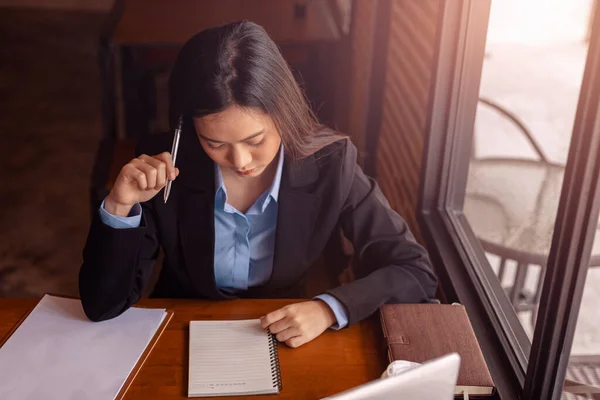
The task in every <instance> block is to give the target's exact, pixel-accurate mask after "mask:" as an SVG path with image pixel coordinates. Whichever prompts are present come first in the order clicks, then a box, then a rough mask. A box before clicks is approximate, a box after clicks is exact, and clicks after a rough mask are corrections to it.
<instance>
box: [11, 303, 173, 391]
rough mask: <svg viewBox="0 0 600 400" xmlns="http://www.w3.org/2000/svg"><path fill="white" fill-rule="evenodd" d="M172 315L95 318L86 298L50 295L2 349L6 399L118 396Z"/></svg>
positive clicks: (144, 312)
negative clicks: (83, 304) (89, 313)
mask: <svg viewBox="0 0 600 400" xmlns="http://www.w3.org/2000/svg"><path fill="white" fill-rule="evenodd" d="M166 315H167V313H166V311H165V309H164V308H163V309H145V308H130V309H129V310H127V311H125V312H124V313H123V314H121V315H120V316H118V317H116V318H113V319H111V320H108V321H103V322H91V321H90V320H88V319H87V318H86V316H85V314H84V313H83V308H82V307H81V301H80V300H76V299H67V298H62V297H55V296H50V295H46V296H44V297H43V298H42V299H41V300H40V302H39V303H38V304H37V305H36V307H35V308H34V309H33V311H31V313H30V314H29V315H28V316H27V318H26V319H25V320H24V321H23V323H22V324H21V325H20V326H19V327H18V328H17V330H16V331H15V332H14V333H13V334H12V336H11V337H10V338H9V339H8V340H7V341H6V343H4V345H3V346H2V347H1V348H0V399H2V400H23V399H45V400H54V399H56V400H59V399H60V400H63V399H77V400H80V399H81V400H85V399H93V400H111V399H114V398H115V396H117V394H118V393H119V391H120V390H121V387H122V386H123V384H124V383H125V381H126V379H127V377H128V376H129V374H130V373H131V371H132V370H133V368H134V367H135V365H136V363H137V362H138V360H139V358H140V357H141V355H142V354H143V352H144V350H145V349H146V346H148V343H149V342H150V340H151V339H152V337H153V336H154V334H155V333H156V331H157V329H158V328H159V327H160V324H161V323H162V321H163V320H164V318H165V317H166Z"/></svg>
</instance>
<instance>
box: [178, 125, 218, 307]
mask: <svg viewBox="0 0 600 400" xmlns="http://www.w3.org/2000/svg"><path fill="white" fill-rule="evenodd" d="M188 133H189V132H188ZM184 139H185V140H184ZM177 167H178V168H179V171H180V172H179V177H178V178H177V180H176V181H175V183H174V184H173V189H176V188H177V190H174V191H173V193H172V195H173V197H174V198H173V200H174V201H177V221H178V222H177V223H178V233H179V237H180V241H181V246H182V251H183V261H184V264H185V267H186V269H187V272H188V275H189V277H190V280H191V286H193V287H194V288H195V289H196V290H197V291H198V292H199V293H200V294H202V295H203V296H207V297H210V298H215V299H222V298H226V297H227V296H224V295H223V294H222V293H221V292H220V291H219V290H218V288H217V285H216V282H215V271H214V237H215V234H214V233H215V228H214V198H215V188H214V187H215V184H214V164H213V163H212V161H211V160H210V158H209V157H208V156H207V155H206V153H204V151H203V150H202V147H201V146H200V143H199V142H198V139H197V138H196V137H195V136H192V135H191V134H188V135H182V137H181V143H180V152H179V156H178V160H177Z"/></svg>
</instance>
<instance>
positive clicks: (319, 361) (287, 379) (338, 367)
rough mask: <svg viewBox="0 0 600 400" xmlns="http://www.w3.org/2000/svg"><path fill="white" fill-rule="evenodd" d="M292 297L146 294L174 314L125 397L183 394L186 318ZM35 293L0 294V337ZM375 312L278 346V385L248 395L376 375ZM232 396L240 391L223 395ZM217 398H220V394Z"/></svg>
mask: <svg viewBox="0 0 600 400" xmlns="http://www.w3.org/2000/svg"><path fill="white" fill-rule="evenodd" d="M294 301H295V300H279V299H278V300H233V301H221V302H213V301H203V300H182V299H147V300H143V301H141V302H140V305H142V306H148V307H161V308H162V307H166V308H170V309H172V310H173V311H174V312H175V315H174V316H173V319H172V320H171V322H170V323H169V325H168V326H167V328H166V330H165V332H164V333H163V335H162V336H161V338H160V340H159V341H158V343H157V344H156V347H155V348H154V350H153V351H152V353H151V354H150V357H149V358H148V360H147V361H146V363H145V364H144V366H143V367H142V369H141V370H140V372H139V374H138V376H137V377H136V378H135V380H134V381H133V383H132V385H131V387H130V388H129V390H128V391H127V394H126V396H125V398H126V399H145V400H146V399H161V400H162V399H184V398H187V397H186V395H187V378H188V368H187V366H188V332H189V331H188V329H189V321H190V320H210V319H215V320H217V319H247V318H258V317H260V316H261V315H263V314H265V313H267V312H269V311H272V310H275V309H277V308H279V307H282V306H284V305H286V304H289V303H291V302H294ZM37 302H38V299H0V337H4V336H5V335H6V334H7V333H8V332H9V331H10V330H11V329H12V328H13V326H14V325H15V324H16V323H17V322H18V321H19V320H20V319H21V318H22V317H23V315H24V314H25V313H26V312H28V311H29V310H30V309H31V308H32V307H34V306H35V305H36V304H37ZM382 343H383V341H382V333H381V330H380V326H379V323H378V319H377V318H371V319H369V320H366V321H363V322H361V323H360V324H357V325H354V326H352V327H350V328H348V329H343V330H341V331H331V330H330V331H327V332H325V333H324V334H323V335H321V336H320V337H318V338H317V339H315V340H314V341H312V342H310V343H307V344H305V345H304V346H301V347H299V348H297V349H291V348H288V347H286V346H285V345H280V346H279V360H280V364H281V376H282V378H283V391H282V392H281V393H280V394H279V395H277V396H273V395H268V396H252V398H253V399H271V400H273V399H319V398H322V397H325V396H328V395H331V394H334V393H338V392H341V391H343V390H345V389H349V388H351V387H354V386H357V385H360V384H362V383H365V382H367V381H370V380H373V379H376V378H378V377H379V376H380V375H381V373H382V372H383V370H384V369H385V367H386V366H387V362H386V358H385V352H384V348H383V345H382ZM227 398H231V399H236V398H239V397H227ZM219 399H225V398H224V397H219Z"/></svg>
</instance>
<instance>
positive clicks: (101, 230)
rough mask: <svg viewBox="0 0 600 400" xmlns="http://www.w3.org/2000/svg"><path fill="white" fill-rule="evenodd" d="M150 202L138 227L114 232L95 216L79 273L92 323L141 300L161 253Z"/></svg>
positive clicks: (143, 149)
mask: <svg viewBox="0 0 600 400" xmlns="http://www.w3.org/2000/svg"><path fill="white" fill-rule="evenodd" d="M155 147H156V146H149V145H148V143H141V144H140V145H139V146H138V149H136V155H139V154H143V153H145V154H156V153H158V152H159V151H158V149H156V148H155ZM151 203H152V200H150V201H148V202H146V203H142V220H141V223H140V226H139V227H137V228H129V229H115V228H112V227H110V226H108V225H106V224H104V223H103V222H102V220H101V218H100V213H99V212H96V213H95V214H94V217H93V219H92V223H91V226H90V230H89V233H88V237H87V241H86V244H85V247H84V250H83V264H82V266H81V269H80V271H79V296H80V298H81V303H82V306H83V310H84V312H85V314H86V315H87V317H88V318H89V319H90V320H92V321H103V320H107V319H110V318H114V317H116V316H118V315H120V314H121V313H123V312H124V311H125V310H127V309H128V308H129V307H131V306H132V305H133V304H135V303H136V302H137V301H138V300H139V299H140V298H141V296H142V292H143V289H144V287H145V286H146V283H147V282H148V279H149V277H150V274H151V271H152V268H153V266H154V263H155V261H156V259H157V257H158V253H159V241H158V236H157V230H156V224H155V217H154V215H155V213H154V210H153V207H152V204H151Z"/></svg>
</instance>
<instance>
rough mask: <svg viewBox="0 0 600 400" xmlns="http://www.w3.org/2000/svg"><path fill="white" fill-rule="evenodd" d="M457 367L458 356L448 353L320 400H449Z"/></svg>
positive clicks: (454, 383)
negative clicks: (397, 373) (394, 374)
mask: <svg viewBox="0 0 600 400" xmlns="http://www.w3.org/2000/svg"><path fill="white" fill-rule="evenodd" d="M459 367H460V356H459V355H458V354H456V353H451V354H448V355H446V356H444V357H440V358H436V359H434V360H431V361H427V362H425V363H423V364H421V365H420V366H418V367H415V368H412V369H409V370H408V371H406V372H402V373H400V374H399V375H396V376H391V377H389V378H384V379H378V380H375V381H372V382H369V383H366V384H364V385H360V386H357V387H355V388H352V389H350V390H347V391H345V392H342V393H339V394H336V395H334V396H330V397H326V398H325V399H322V400H367V399H377V400H399V399H402V400H453V399H454V388H455V386H456V380H457V378H458V369H459Z"/></svg>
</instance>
